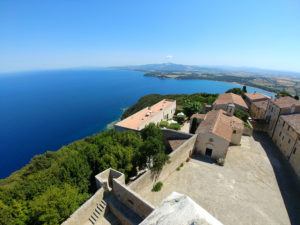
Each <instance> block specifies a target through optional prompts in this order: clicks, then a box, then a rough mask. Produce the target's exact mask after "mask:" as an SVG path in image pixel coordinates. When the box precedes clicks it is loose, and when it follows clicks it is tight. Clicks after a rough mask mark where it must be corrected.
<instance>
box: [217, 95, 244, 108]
mask: <svg viewBox="0 0 300 225" xmlns="http://www.w3.org/2000/svg"><path fill="white" fill-rule="evenodd" d="M229 104H234V106H235V107H236V108H238V109H242V110H246V111H247V110H248V106H247V104H246V102H245V101H244V99H243V98H242V97H241V96H240V95H237V94H234V93H225V94H220V95H219V96H218V98H217V99H216V100H215V101H214V103H213V109H223V110H225V111H227V107H228V105H229Z"/></svg>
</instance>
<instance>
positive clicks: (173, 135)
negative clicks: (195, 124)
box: [161, 129, 193, 140]
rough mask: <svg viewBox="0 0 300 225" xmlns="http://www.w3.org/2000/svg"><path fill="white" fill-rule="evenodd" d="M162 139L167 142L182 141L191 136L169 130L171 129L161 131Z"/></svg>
mask: <svg viewBox="0 0 300 225" xmlns="http://www.w3.org/2000/svg"><path fill="white" fill-rule="evenodd" d="M161 131H162V133H163V135H164V138H165V139H167V140H184V139H189V138H191V137H192V136H193V134H188V133H184V132H181V131H176V130H171V129H161Z"/></svg>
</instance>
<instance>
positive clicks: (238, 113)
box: [234, 109, 249, 122]
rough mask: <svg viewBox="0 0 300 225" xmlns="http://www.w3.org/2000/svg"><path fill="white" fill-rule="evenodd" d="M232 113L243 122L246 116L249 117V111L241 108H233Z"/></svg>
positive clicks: (246, 118)
mask: <svg viewBox="0 0 300 225" xmlns="http://www.w3.org/2000/svg"><path fill="white" fill-rule="evenodd" d="M234 115H235V116H236V117H237V118H239V119H241V120H243V121H244V122H246V121H247V120H248V117H249V113H247V112H245V111H244V110H241V109H235V111H234Z"/></svg>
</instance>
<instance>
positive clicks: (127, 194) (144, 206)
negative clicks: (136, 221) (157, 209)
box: [113, 179, 154, 219]
mask: <svg viewBox="0 0 300 225" xmlns="http://www.w3.org/2000/svg"><path fill="white" fill-rule="evenodd" d="M113 193H114V195H115V196H116V197H117V198H118V200H119V201H120V202H122V203H123V204H125V205H126V206H127V207H128V208H130V209H131V210H132V211H134V212H135V213H136V214H138V215H139V216H140V217H141V218H143V219H144V218H146V217H147V216H148V215H149V214H150V213H151V212H152V211H153V210H154V206H152V205H151V204H150V203H148V202H147V201H145V200H144V199H142V197H140V196H139V195H138V194H137V193H135V192H134V191H132V190H130V189H129V188H128V187H127V186H126V185H125V184H122V183H120V182H119V181H118V180H117V179H113Z"/></svg>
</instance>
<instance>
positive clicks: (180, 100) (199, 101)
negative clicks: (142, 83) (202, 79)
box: [122, 93, 218, 119]
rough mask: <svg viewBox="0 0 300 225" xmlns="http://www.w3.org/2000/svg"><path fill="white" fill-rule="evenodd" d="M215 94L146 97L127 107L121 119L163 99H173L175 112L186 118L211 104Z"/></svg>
mask: <svg viewBox="0 0 300 225" xmlns="http://www.w3.org/2000/svg"><path fill="white" fill-rule="evenodd" d="M217 96H218V95H217V94H206V93H197V94H191V95H188V94H177V95H159V94H151V95H146V96H144V97H142V98H140V99H139V100H138V102H137V103H136V104H134V105H132V106H131V107H129V108H128V109H127V110H126V111H125V112H124V114H123V115H122V119H124V118H126V117H128V116H130V115H132V114H134V113H136V112H138V111H139V110H141V109H143V108H146V107H148V106H150V105H153V104H155V103H157V102H159V101H161V100H163V99H175V100H176V104H177V111H178V112H179V111H183V112H185V114H186V115H187V116H190V114H192V113H195V112H198V111H199V112H201V111H202V110H203V106H204V104H212V103H213V102H214V101H215V100H216V98H217Z"/></svg>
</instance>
